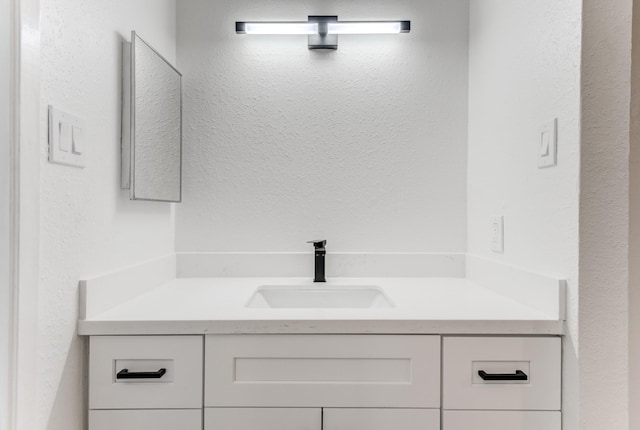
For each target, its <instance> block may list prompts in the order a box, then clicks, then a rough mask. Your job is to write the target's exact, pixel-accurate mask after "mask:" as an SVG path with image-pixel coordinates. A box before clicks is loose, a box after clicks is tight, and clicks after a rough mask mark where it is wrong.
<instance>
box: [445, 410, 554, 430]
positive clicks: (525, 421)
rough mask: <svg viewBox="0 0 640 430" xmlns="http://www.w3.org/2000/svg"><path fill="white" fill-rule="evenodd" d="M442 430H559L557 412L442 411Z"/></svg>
mask: <svg viewBox="0 0 640 430" xmlns="http://www.w3.org/2000/svg"><path fill="white" fill-rule="evenodd" d="M442 421H443V426H442V428H443V430H487V429H491V430H560V429H561V428H562V416H561V413H560V412H559V411H444V412H443V415H442Z"/></svg>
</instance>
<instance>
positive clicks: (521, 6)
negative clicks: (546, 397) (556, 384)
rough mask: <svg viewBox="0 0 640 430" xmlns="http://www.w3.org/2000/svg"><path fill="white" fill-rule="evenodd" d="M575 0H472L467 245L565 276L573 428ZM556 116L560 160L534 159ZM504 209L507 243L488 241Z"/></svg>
mask: <svg viewBox="0 0 640 430" xmlns="http://www.w3.org/2000/svg"><path fill="white" fill-rule="evenodd" d="M581 4H582V2H581V1H579V0H568V1H561V2H558V1H556V0H536V1H527V0H509V1H506V0H482V1H472V2H471V10H470V45H469V50H470V55H469V148H468V151H469V166H468V190H467V193H468V252H469V253H470V254H475V255H480V256H483V257H485V258H490V259H493V260H496V261H500V262H502V263H506V264H511V265H515V266H522V267H526V268H528V269H530V270H534V271H539V272H541V273H546V274H551V275H556V276H558V277H560V278H566V279H568V280H569V296H570V297H569V309H568V323H569V324H568V325H569V336H568V337H567V338H566V339H565V345H564V351H565V355H564V364H565V366H564V382H565V383H564V402H563V407H564V409H565V423H564V425H565V427H564V428H565V429H566V430H577V416H578V415H577V414H578V411H577V407H578V405H577V397H578V396H577V390H578V383H577V350H576V348H577V341H576V339H577V333H578V332H577V321H578V320H577V315H578V291H577V288H578V286H577V276H578V202H579V194H578V188H579V169H580V159H579V154H580V129H579V126H580V123H579V113H580V46H581V42H580V39H581ZM553 118H558V123H559V128H558V138H559V143H558V145H559V147H558V166H557V167H554V168H551V169H544V170H539V169H538V168H537V150H538V142H539V138H538V128H539V126H540V125H541V124H543V123H544V122H546V121H549V120H551V119H553ZM491 215H504V217H505V218H504V219H505V227H504V228H505V233H504V234H505V237H504V241H505V252H504V254H496V253H493V252H491V250H490V234H489V233H490V228H489V220H490V216H491Z"/></svg>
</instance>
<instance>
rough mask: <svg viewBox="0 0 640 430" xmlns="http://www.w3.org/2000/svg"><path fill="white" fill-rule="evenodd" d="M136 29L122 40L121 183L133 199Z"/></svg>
mask: <svg viewBox="0 0 640 430" xmlns="http://www.w3.org/2000/svg"><path fill="white" fill-rule="evenodd" d="M134 37H135V31H132V32H131V42H127V41H126V40H123V41H122V111H121V112H122V125H121V140H120V150H121V175H120V185H121V188H122V189H123V190H130V193H129V198H130V199H133V191H132V190H133V187H132V184H131V178H132V176H133V175H132V167H133V163H132V160H131V157H132V155H133V154H132V150H131V148H132V146H133V145H132V142H131V140H132V139H133V136H134V133H133V127H134V119H133V91H132V85H133V55H134V54H133V45H134V44H133V40H134Z"/></svg>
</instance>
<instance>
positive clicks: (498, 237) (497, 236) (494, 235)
mask: <svg viewBox="0 0 640 430" xmlns="http://www.w3.org/2000/svg"><path fill="white" fill-rule="evenodd" d="M490 233H491V250H492V251H493V252H504V217H503V216H492V217H491V232H490Z"/></svg>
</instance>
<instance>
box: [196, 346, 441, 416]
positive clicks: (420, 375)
mask: <svg viewBox="0 0 640 430" xmlns="http://www.w3.org/2000/svg"><path fill="white" fill-rule="evenodd" d="M205 348H206V363H205V369H206V370H205V405H206V406H213V407H216V406H223V407H224V406H265V407H278V406H284V407H286V406H290V407H323V406H324V407H405V408H439V407H440V371H439V370H440V337H439V336H395V335H388V336H377V335H212V336H207V338H206V346H205Z"/></svg>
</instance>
